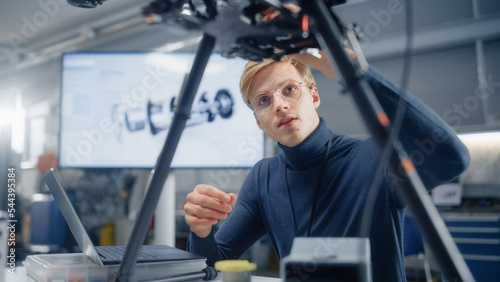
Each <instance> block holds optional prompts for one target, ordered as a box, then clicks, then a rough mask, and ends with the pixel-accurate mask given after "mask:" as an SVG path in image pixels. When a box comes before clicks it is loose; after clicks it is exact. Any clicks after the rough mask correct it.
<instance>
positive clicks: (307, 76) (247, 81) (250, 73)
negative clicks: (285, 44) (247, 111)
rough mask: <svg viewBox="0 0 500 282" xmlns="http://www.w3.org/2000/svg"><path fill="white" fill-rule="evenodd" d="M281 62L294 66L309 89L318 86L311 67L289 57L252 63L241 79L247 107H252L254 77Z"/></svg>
mask: <svg viewBox="0 0 500 282" xmlns="http://www.w3.org/2000/svg"><path fill="white" fill-rule="evenodd" d="M279 62H286V63H289V64H290V65H292V66H293V67H294V68H295V69H296V70H297V72H298V73H299V75H300V77H302V79H304V81H305V83H306V85H307V87H309V88H313V87H315V86H316V81H315V80H314V77H313V75H312V73H311V70H310V69H309V67H308V66H307V65H306V64H304V63H302V62H299V61H297V60H295V59H292V58H290V57H288V56H283V57H282V58H281V60H280V61H275V60H273V59H264V60H262V61H261V62H254V61H250V62H248V63H247V65H246V66H245V69H244V70H243V74H242V75H241V79H240V91H241V95H242V96H243V100H244V101H245V103H247V105H250V101H249V96H250V93H249V91H250V85H251V84H252V80H253V78H254V76H255V75H256V74H257V73H258V72H259V71H260V70H262V69H263V68H265V67H268V66H270V65H272V64H275V63H279Z"/></svg>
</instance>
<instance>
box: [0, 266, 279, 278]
mask: <svg viewBox="0 0 500 282" xmlns="http://www.w3.org/2000/svg"><path fill="white" fill-rule="evenodd" d="M3 274H4V279H3V281H5V282H25V281H29V282H34V281H35V280H33V279H32V278H31V277H29V276H28V275H26V267H24V266H20V267H16V271H15V274H12V273H9V272H8V269H5V270H4V273H3ZM200 281H203V280H200ZM213 281H221V275H219V276H218V277H217V279H215V280H213ZM278 281H281V279H279V278H272V277H263V276H252V282H278Z"/></svg>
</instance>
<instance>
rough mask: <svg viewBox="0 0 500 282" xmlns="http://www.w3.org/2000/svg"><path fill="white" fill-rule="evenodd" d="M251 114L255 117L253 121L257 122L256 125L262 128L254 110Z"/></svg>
mask: <svg viewBox="0 0 500 282" xmlns="http://www.w3.org/2000/svg"><path fill="white" fill-rule="evenodd" d="M253 116H254V117H255V121H256V122H257V126H258V127H259V128H260V129H261V130H262V124H261V123H260V120H259V118H258V117H257V115H256V114H255V112H254V113H253Z"/></svg>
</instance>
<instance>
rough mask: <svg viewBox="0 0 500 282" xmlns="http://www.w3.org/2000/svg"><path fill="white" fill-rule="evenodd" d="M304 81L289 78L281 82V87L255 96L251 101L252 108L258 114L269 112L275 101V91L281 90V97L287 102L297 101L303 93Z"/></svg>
mask: <svg viewBox="0 0 500 282" xmlns="http://www.w3.org/2000/svg"><path fill="white" fill-rule="evenodd" d="M302 86H303V85H302V82H299V81H295V80H287V81H285V82H284V83H283V84H281V86H280V88H278V89H274V90H273V91H271V92H269V93H267V92H262V93H259V94H257V95H255V97H253V99H252V101H251V102H250V106H251V107H252V109H253V110H254V111H255V112H256V113H258V114H265V113H267V112H269V110H270V109H271V108H272V106H273V103H274V99H273V98H274V92H275V91H279V94H280V95H281V98H282V99H283V100H285V101H287V102H295V101H297V100H298V99H299V98H300V95H301V94H302Z"/></svg>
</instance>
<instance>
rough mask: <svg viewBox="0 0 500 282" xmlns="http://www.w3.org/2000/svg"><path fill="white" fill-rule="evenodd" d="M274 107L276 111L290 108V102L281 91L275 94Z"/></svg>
mask: <svg viewBox="0 0 500 282" xmlns="http://www.w3.org/2000/svg"><path fill="white" fill-rule="evenodd" d="M273 107H274V110H275V111H276V112H278V111H280V110H281V109H284V108H288V102H287V101H285V99H283V96H281V93H280V92H278V91H276V93H274V95H273Z"/></svg>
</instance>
